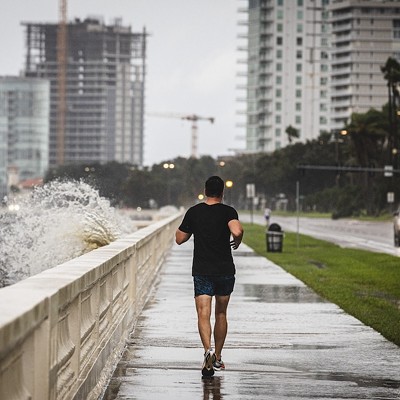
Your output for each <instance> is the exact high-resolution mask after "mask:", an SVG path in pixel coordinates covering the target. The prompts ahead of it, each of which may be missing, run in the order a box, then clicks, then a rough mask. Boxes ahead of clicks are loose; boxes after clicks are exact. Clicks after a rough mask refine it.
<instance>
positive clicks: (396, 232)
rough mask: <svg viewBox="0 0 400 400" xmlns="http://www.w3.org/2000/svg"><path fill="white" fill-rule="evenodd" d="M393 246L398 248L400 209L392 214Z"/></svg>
mask: <svg viewBox="0 0 400 400" xmlns="http://www.w3.org/2000/svg"><path fill="white" fill-rule="evenodd" d="M393 233H394V236H393V238H394V245H395V247H400V207H399V208H398V209H397V211H396V212H394V213H393Z"/></svg>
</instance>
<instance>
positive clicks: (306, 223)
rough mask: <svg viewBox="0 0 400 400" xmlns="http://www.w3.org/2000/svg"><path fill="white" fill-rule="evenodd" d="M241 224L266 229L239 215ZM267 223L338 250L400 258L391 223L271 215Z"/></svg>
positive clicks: (256, 217) (258, 219)
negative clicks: (348, 249)
mask: <svg viewBox="0 0 400 400" xmlns="http://www.w3.org/2000/svg"><path fill="white" fill-rule="evenodd" d="M240 219H241V220H242V221H243V222H251V220H253V222H254V223H256V224H260V225H265V220H264V217H263V216H261V215H253V218H251V216H250V214H245V213H243V214H240ZM270 223H278V224H279V225H281V227H282V229H283V230H284V231H286V232H297V231H298V232H299V233H301V234H304V235H308V236H312V237H315V238H318V239H322V240H327V241H329V242H333V243H336V244H338V245H339V246H341V247H348V248H357V249H362V250H369V251H373V252H378V253H387V254H391V255H393V256H397V257H398V256H400V248H399V247H395V246H394V239H393V223H392V222H389V221H388V222H382V221H359V220H355V219H338V220H333V219H330V218H307V217H301V218H299V221H297V218H296V217H281V216H275V215H272V217H271V221H270Z"/></svg>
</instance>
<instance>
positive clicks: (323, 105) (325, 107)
mask: <svg viewBox="0 0 400 400" xmlns="http://www.w3.org/2000/svg"><path fill="white" fill-rule="evenodd" d="M319 110H320V111H328V106H327V105H326V103H321V104H320V105H319Z"/></svg>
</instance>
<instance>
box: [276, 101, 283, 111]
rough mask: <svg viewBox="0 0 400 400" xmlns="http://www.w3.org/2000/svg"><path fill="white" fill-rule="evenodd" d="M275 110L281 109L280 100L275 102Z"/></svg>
mask: <svg viewBox="0 0 400 400" xmlns="http://www.w3.org/2000/svg"><path fill="white" fill-rule="evenodd" d="M275 110H276V111H281V110H282V103H281V102H279V101H278V102H277V103H276V104H275Z"/></svg>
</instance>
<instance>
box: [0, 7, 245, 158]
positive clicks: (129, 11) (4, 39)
mask: <svg viewBox="0 0 400 400" xmlns="http://www.w3.org/2000/svg"><path fill="white" fill-rule="evenodd" d="M245 4H246V2H244V1H240V0H69V1H68V11H67V14H68V19H69V20H71V19H73V18H76V17H79V18H85V17H87V16H101V17H103V18H104V20H105V22H107V23H109V22H110V21H111V20H112V19H114V18H119V17H122V21H123V24H124V25H131V26H132V28H133V30H134V31H142V29H143V27H146V30H147V31H148V33H149V34H150V36H149V37H148V41H147V49H148V53H147V78H146V109H147V111H148V112H159V113H173V114H182V115H186V114H193V113H195V114H198V115H200V116H204V117H214V118H215V119H216V121H215V124H211V123H209V122H208V121H199V122H198V136H199V140H198V151H199V154H200V155H206V154H207V155H211V156H214V157H215V156H218V155H227V154H232V152H231V151H230V149H238V148H243V147H244V141H243V140H240V139H238V137H240V136H242V137H243V136H244V131H243V128H238V127H236V124H237V123H238V122H240V121H241V118H240V117H238V115H237V113H236V112H237V111H238V110H240V109H243V108H244V104H243V103H238V102H237V101H235V99H236V98H237V97H243V96H244V93H241V92H240V91H238V90H237V89H235V87H236V86H237V85H239V84H241V83H243V81H241V80H240V79H239V78H237V77H236V75H237V72H238V71H240V70H241V69H242V70H243V68H241V67H240V65H239V64H238V63H237V60H238V59H239V58H242V59H243V58H245V54H243V53H239V52H238V51H237V47H238V46H239V45H241V44H242V43H240V42H239V41H238V39H237V34H238V33H239V32H240V28H239V27H238V25H237V21H238V20H239V19H244V16H243V15H240V14H238V12H237V9H238V8H239V7H244V6H245ZM57 19H58V1H57V0H1V13H0V25H1V27H2V29H1V31H2V34H1V35H0V54H2V56H1V61H0V75H17V74H18V73H19V72H20V71H21V70H22V68H23V63H24V55H25V45H24V28H23V27H22V26H21V24H20V23H21V21H29V22H55V21H57ZM144 153H145V165H152V164H154V163H158V162H161V161H166V160H170V159H173V158H175V157H178V156H183V157H188V156H190V153H191V122H189V121H181V120H179V119H176V118H158V117H146V126H145V150H144Z"/></svg>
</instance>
